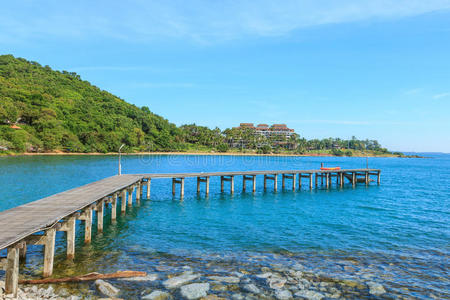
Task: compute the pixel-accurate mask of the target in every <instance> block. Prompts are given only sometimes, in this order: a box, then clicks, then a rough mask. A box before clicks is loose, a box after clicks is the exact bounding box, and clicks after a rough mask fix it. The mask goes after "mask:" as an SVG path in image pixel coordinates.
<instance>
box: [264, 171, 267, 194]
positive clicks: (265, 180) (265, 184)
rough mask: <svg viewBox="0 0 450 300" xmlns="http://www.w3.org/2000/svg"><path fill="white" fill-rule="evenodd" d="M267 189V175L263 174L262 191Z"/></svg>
mask: <svg viewBox="0 0 450 300" xmlns="http://www.w3.org/2000/svg"><path fill="white" fill-rule="evenodd" d="M266 189H267V175H266V174H264V191H266Z"/></svg>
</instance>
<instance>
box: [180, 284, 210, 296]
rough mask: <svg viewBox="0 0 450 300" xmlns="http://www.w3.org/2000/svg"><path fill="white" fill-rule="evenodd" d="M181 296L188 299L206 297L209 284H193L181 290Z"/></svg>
mask: <svg viewBox="0 0 450 300" xmlns="http://www.w3.org/2000/svg"><path fill="white" fill-rule="evenodd" d="M180 291H181V295H182V296H183V297H184V298H187V299H199V298H201V297H205V296H206V292H208V291H209V283H191V284H188V285H184V286H182V287H181V289H180Z"/></svg>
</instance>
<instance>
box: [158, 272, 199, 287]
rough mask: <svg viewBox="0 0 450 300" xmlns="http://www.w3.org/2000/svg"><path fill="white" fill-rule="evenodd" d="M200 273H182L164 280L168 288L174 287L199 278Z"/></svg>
mask: <svg viewBox="0 0 450 300" xmlns="http://www.w3.org/2000/svg"><path fill="white" fill-rule="evenodd" d="M198 277H200V275H197V274H189V273H185V274H181V275H180V276H176V277H172V278H169V279H167V280H166V281H164V282H163V285H164V286H165V287H166V288H168V289H174V288H177V287H179V286H182V285H183V284H185V283H188V282H190V281H192V280H195V279H197V278H198Z"/></svg>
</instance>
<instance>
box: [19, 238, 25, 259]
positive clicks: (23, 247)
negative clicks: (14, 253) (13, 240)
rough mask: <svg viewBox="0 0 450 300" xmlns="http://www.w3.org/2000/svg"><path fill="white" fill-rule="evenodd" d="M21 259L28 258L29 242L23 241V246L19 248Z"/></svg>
mask: <svg viewBox="0 0 450 300" xmlns="http://www.w3.org/2000/svg"><path fill="white" fill-rule="evenodd" d="M19 259H20V260H22V261H26V260H27V243H25V242H24V243H23V245H22V247H21V248H19Z"/></svg>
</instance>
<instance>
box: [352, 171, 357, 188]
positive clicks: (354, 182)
mask: <svg viewBox="0 0 450 300" xmlns="http://www.w3.org/2000/svg"><path fill="white" fill-rule="evenodd" d="M352 184H353V186H355V185H356V172H352Z"/></svg>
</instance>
